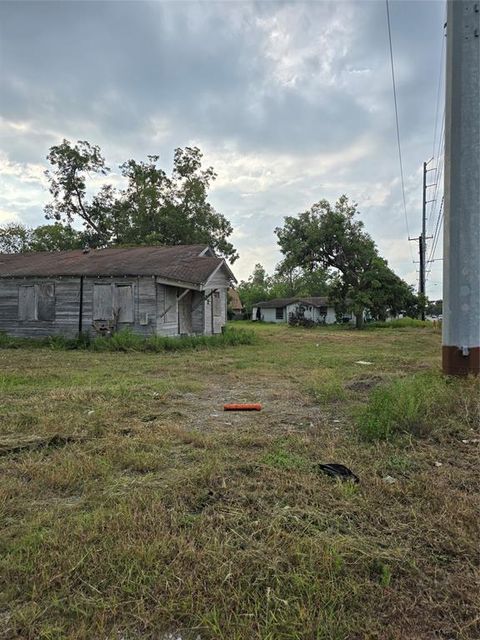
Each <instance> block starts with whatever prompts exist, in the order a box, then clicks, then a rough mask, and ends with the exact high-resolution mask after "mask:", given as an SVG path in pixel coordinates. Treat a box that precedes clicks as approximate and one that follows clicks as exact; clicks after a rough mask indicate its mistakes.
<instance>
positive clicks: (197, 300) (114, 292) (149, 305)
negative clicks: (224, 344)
mask: <svg viewBox="0 0 480 640" xmlns="http://www.w3.org/2000/svg"><path fill="white" fill-rule="evenodd" d="M207 284H208V288H207V289H206V291H193V290H192V291H191V292H190V293H188V294H187V296H185V298H183V299H182V300H180V301H178V297H179V296H181V294H182V293H183V292H184V291H185V288H181V287H176V286H170V285H166V284H162V283H159V282H156V280H155V278H152V277H139V278H96V277H84V278H83V288H82V286H81V278H80V277H70V278H67V277H65V278H0V331H4V332H6V333H8V334H9V335H12V336H17V337H42V336H49V335H64V336H67V337H74V336H75V335H77V334H78V330H79V320H80V318H79V314H80V290H81V289H82V322H81V326H82V331H83V332H84V333H90V334H92V335H94V334H95V329H94V327H93V323H94V322H113V318H114V316H116V317H117V327H118V329H120V330H121V329H124V328H127V327H128V328H130V329H132V331H134V332H135V333H138V334H140V335H145V336H148V335H152V334H157V335H166V336H177V335H179V334H180V333H188V334H191V333H194V334H195V333H196V334H202V333H206V334H212V333H220V332H221V331H222V327H223V326H224V325H225V323H226V320H227V289H228V286H229V281H228V277H227V276H226V274H225V273H224V271H223V270H219V271H218V272H217V273H216V274H214V277H213V278H212V280H211V281H209V283H207ZM212 291H214V293H213V294H212V295H211V296H209V294H210V293H211V292H212ZM169 307H170V308H169ZM165 311H167V312H166V313H165ZM46 318H49V319H46Z"/></svg>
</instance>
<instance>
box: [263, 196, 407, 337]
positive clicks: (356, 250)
mask: <svg viewBox="0 0 480 640" xmlns="http://www.w3.org/2000/svg"><path fill="white" fill-rule="evenodd" d="M357 213H358V211H357V205H356V204H355V203H353V204H351V203H350V202H349V200H348V198H347V196H345V195H343V196H341V197H340V198H339V199H338V200H337V201H336V203H335V205H334V206H332V205H331V204H330V203H329V202H328V201H327V200H321V201H320V202H318V203H317V204H314V205H313V206H312V208H311V209H310V210H309V211H305V212H304V213H300V214H299V215H298V216H297V217H295V216H287V217H286V218H285V224H284V226H283V227H278V228H277V229H275V233H276V234H277V237H278V244H279V245H280V249H281V251H282V253H283V254H284V255H285V261H284V262H285V264H288V265H289V266H290V267H293V266H298V267H301V268H303V269H305V270H306V271H310V272H314V271H315V270H316V269H319V268H323V269H330V270H331V274H332V281H331V287H330V294H329V297H330V299H331V300H332V301H333V302H335V303H336V304H337V306H338V307H339V308H340V307H341V306H342V305H343V306H344V307H345V305H346V301H347V300H348V301H349V305H350V306H351V308H352V309H353V311H354V313H355V317H356V326H357V328H359V327H361V326H362V323H363V316H364V311H365V309H368V310H370V311H371V312H374V313H376V314H377V315H378V314H385V313H386V312H387V310H388V309H389V308H390V309H394V308H395V307H397V306H398V305H399V304H400V301H402V302H403V298H401V297H399V295H398V291H399V289H401V291H402V295H403V296H407V293H406V290H405V287H406V289H407V290H409V288H408V285H406V283H403V281H401V280H400V278H398V276H396V275H395V274H394V273H393V272H392V271H391V269H390V268H389V267H388V264H387V262H386V261H385V260H383V258H381V257H380V256H379V255H378V251H377V248H376V246H375V243H374V242H373V240H372V238H371V237H370V236H369V235H368V234H367V233H365V231H363V223H362V222H361V221H360V220H357V219H356V217H355V216H356V215H357ZM409 291H410V290H409ZM410 293H411V292H410Z"/></svg>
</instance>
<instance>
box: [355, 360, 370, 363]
mask: <svg viewBox="0 0 480 640" xmlns="http://www.w3.org/2000/svg"><path fill="white" fill-rule="evenodd" d="M355 364H373V362H368V360H356V361H355Z"/></svg>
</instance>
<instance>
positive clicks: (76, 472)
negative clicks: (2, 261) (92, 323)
mask: <svg viewBox="0 0 480 640" xmlns="http://www.w3.org/2000/svg"><path fill="white" fill-rule="evenodd" d="M238 326H239V327H242V324H240V325H238ZM243 326H244V327H245V328H248V329H251V330H253V331H255V332H256V333H258V334H259V335H260V336H261V337H262V339H261V340H260V339H259V340H258V342H257V343H256V346H255V347H254V348H252V347H251V346H249V345H248V344H246V345H245V346H242V345H239V346H238V347H237V348H235V349H233V348H231V349H230V348H226V349H223V348H221V349H217V350H216V351H215V352H214V351H213V349H212V351H211V352H207V351H205V350H203V349H206V348H208V347H207V346H206V345H204V346H202V345H201V344H198V345H196V346H195V348H193V349H192V348H191V346H185V347H184V349H185V350H184V351H183V352H178V351H176V352H168V351H165V352H164V353H163V355H162V357H161V358H155V357H151V355H150V354H149V353H147V352H145V351H143V347H142V350H139V351H137V350H136V349H137V346H136V342H131V341H128V340H126V339H125V341H124V342H123V343H118V344H117V348H118V349H121V350H123V349H125V350H126V351H127V352H126V353H119V352H111V351H110V350H105V351H96V350H94V349H93V348H92V347H91V345H88V348H83V349H80V348H75V349H74V350H72V351H66V350H65V345H61V344H60V345H59V344H58V343H57V342H56V341H55V340H54V341H52V343H51V344H50V345H49V344H45V345H43V346H44V348H42V349H32V348H30V345H29V346H28V348H26V349H23V348H18V349H17V350H15V351H6V350H4V351H0V371H1V373H0V381H1V382H0V396H1V399H0V445H1V446H3V447H4V448H5V455H2V456H0V477H1V482H0V637H1V638H2V640H3V638H5V640H7V639H8V640H10V639H11V640H13V639H14V638H17V639H20V638H22V639H25V640H33V639H35V640H36V639H38V640H41V639H42V640H47V639H50V640H53V639H60V638H68V639H69V640H87V639H90V638H95V639H96V638H98V639H100V638H112V639H113V638H115V639H120V638H124V639H125V640H127V639H128V640H134V639H135V640H137V639H140V638H142V640H153V639H156V640H158V639H159V638H165V639H166V638H170V637H171V638H177V637H181V638H183V639H184V640H193V639H196V638H198V637H200V638H201V640H246V639H248V640H273V639H274V640H310V639H312V640H313V639H315V640H346V639H347V638H348V639H351V640H353V639H354V638H362V639H363V638H365V639H366V638H368V639H370V638H371V639H372V640H373V639H374V638H376V639H380V638H383V639H386V638H388V640H406V639H407V638H408V639H413V638H415V640H431V639H433V638H455V639H456V640H477V639H478V638H480V628H479V624H478V622H479V621H478V588H477V581H478V572H477V566H476V563H475V561H476V558H477V556H478V539H479V531H478V510H479V495H480V492H479V481H478V442H477V439H478V438H479V435H478V425H479V424H480V413H479V397H480V394H479V386H478V381H474V380H465V381H451V382H449V381H447V380H445V379H444V378H442V376H441V375H440V374H435V373H428V374H425V372H424V371H425V370H424V367H425V363H427V365H428V366H429V367H431V368H432V369H433V368H436V369H439V368H440V358H439V354H440V348H439V336H438V334H435V333H434V332H433V331H429V330H424V329H420V330H418V329H415V328H412V329H408V328H407V329H405V330H404V331H397V332H392V331H390V332H389V331H385V330H378V331H375V330H371V331H364V332H354V331H350V332H347V331H344V330H343V328H338V329H335V328H328V330H325V331H324V330H323V329H321V328H319V329H318V330H317V329H315V330H314V331H313V333H312V332H308V331H304V330H301V329H294V328H292V327H290V328H289V327H287V326H286V325H285V326H283V327H282V326H274V325H268V326H267V325H262V323H258V326H256V327H254V326H249V325H246V324H245V323H244V324H243ZM173 340H174V341H175V343H176V344H179V343H178V342H177V340H176V339H173ZM187 344H188V343H185V345H187ZM57 346H58V347H59V348H58V349H57V348H56V347H57ZM99 346H100V347H101V348H102V349H103V348H106V349H107V347H105V345H104V344H101V345H99ZM357 360H369V361H372V363H374V364H372V365H370V369H369V370H368V372H366V370H365V369H364V368H362V367H361V365H356V364H355V362H356V361H357ZM419 370H423V373H421V374H419V373H418V372H419ZM413 374H416V375H415V376H414V378H413V383H412V384H413V385H417V386H418V387H419V389H422V391H423V393H424V394H427V393H430V394H432V402H431V405H429V407H428V411H427V412H426V415H428V418H425V417H423V418H422V420H423V421H424V426H423V427H421V429H420V433H422V435H423V436H424V437H422V438H416V437H414V436H411V435H409V436H408V437H399V438H395V437H393V435H394V434H395V433H398V432H397V431H395V429H396V427H395V425H391V427H390V434H391V435H390V436H389V441H388V442H384V441H374V442H366V441H364V440H363V439H362V438H358V437H356V435H357V426H356V424H355V423H353V422H352V420H351V416H352V414H353V412H354V411H355V410H356V407H357V406H358V404H366V405H367V409H368V406H370V405H369V397H370V400H372V398H371V394H372V393H376V391H373V386H372V385H371V384H370V383H371V382H372V381H375V382H378V383H379V385H380V384H382V381H384V380H395V379H397V380H398V381H407V380H409V376H412V375H413ZM360 375H361V376H363V377H361V378H359V376H360ZM365 375H368V376H369V377H368V379H365V377H364V376H365ZM377 376H378V377H379V379H378V380H377V379H376V377H377ZM350 383H352V384H354V386H352V384H350ZM359 383H361V385H360V386H358V385H359ZM340 386H341V387H342V389H343V397H342V400H341V402H339V401H338V394H337V391H340ZM323 387H325V389H327V390H328V389H330V391H329V392H328V393H325V389H323V391H322V388H323ZM376 388H377V389H378V391H379V392H380V391H382V390H383V391H385V390H386V389H388V388H389V387H383V388H382V387H380V386H377V387H376ZM307 391H308V393H307ZM315 391H317V392H318V393H319V396H318V397H320V398H321V405H320V406H319V404H318V403H317V402H315V393H314V392H315ZM406 393H407V390H405V391H404V394H406ZM408 394H410V391H408ZM419 395H421V394H420V391H419ZM443 398H445V400H443ZM230 400H231V401H233V400H237V401H249V400H258V401H261V402H262V404H263V406H264V409H263V410H262V411H261V412H255V414H252V413H238V414H236V413H232V414H224V413H223V412H222V410H221V409H222V406H223V403H224V402H225V401H230ZM389 400H390V402H391V404H392V406H393V409H394V410H395V411H396V413H397V414H398V415H399V416H401V414H402V410H403V409H402V406H403V405H402V404H401V403H399V404H400V405H401V406H400V407H396V405H395V393H393V392H391V395H390V396H389ZM404 400H405V399H404ZM372 401H373V400H372ZM444 402H445V404H444ZM367 403H368V404H367ZM379 404H381V403H379ZM385 404H386V401H385V402H384V404H383V405H382V407H381V408H382V411H384V414H383V415H384V416H387V418H388V415H389V414H388V406H384V405H385ZM422 407H424V404H423V403H422V402H420V400H419V404H418V406H416V407H415V411H412V414H411V415H412V416H413V418H415V416H417V418H418V417H419V416H420V417H422V416H425V414H424V412H423V409H422ZM365 410H366V409H365ZM372 413H373V411H372ZM412 420H413V419H412ZM413 422H415V420H413ZM395 424H396V423H395ZM416 424H417V425H418V420H417V422H416ZM416 429H417V427H416V428H415V431H416ZM56 434H58V435H57V436H56ZM55 436H56V437H55ZM60 437H61V438H63V439H60ZM51 438H54V440H53V444H54V443H56V444H58V445H63V444H64V446H43V447H41V448H37V449H31V448H30V449H29V448H23V449H19V448H18V447H21V445H22V443H24V444H26V443H32V442H34V441H35V440H38V439H41V440H42V441H48V440H49V439H51ZM462 440H465V443H463V442H462ZM7 443H8V445H7ZM12 447H13V449H12ZM8 449H9V450H8ZM435 461H438V462H439V463H441V464H440V465H439V466H437V465H435ZM320 462H338V463H342V464H345V465H346V466H348V467H349V468H351V469H352V470H353V471H354V472H355V473H358V476H359V477H360V479H361V483H360V484H352V483H349V482H344V483H340V482H336V481H331V480H330V479H329V478H328V477H327V476H325V475H324V474H323V473H322V474H320V473H316V468H317V464H318V463H320ZM387 473H388V474H390V473H391V474H392V475H393V476H395V477H396V478H397V482H396V483H394V484H392V485H387V484H385V482H383V481H382V477H383V476H385V475H386V474H387ZM385 621H388V626H387V627H386V626H385Z"/></svg>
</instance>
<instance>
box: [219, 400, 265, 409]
mask: <svg viewBox="0 0 480 640" xmlns="http://www.w3.org/2000/svg"><path fill="white" fill-rule="evenodd" d="M261 409H262V405H261V404H260V403H258V402H256V403H253V404H224V405H223V410H224V411H261Z"/></svg>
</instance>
